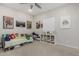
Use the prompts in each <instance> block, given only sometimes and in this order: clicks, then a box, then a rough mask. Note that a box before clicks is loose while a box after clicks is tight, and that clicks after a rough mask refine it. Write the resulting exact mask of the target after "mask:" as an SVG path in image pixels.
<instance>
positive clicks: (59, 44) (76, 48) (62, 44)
mask: <svg viewBox="0 0 79 59" xmlns="http://www.w3.org/2000/svg"><path fill="white" fill-rule="evenodd" d="M55 44H56V45H62V46H66V47H69V48H75V49H79V47H75V46H70V45H66V44H63V43H55Z"/></svg>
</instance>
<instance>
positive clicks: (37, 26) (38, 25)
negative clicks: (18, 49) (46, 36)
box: [36, 21, 41, 29]
mask: <svg viewBox="0 0 79 59" xmlns="http://www.w3.org/2000/svg"><path fill="white" fill-rule="evenodd" d="M40 27H41V25H40V21H39V22H36V29H39V28H40Z"/></svg>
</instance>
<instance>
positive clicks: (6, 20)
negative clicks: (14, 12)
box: [3, 16, 14, 29]
mask: <svg viewBox="0 0 79 59" xmlns="http://www.w3.org/2000/svg"><path fill="white" fill-rule="evenodd" d="M13 28H14V18H13V17H9V16H3V29H13Z"/></svg>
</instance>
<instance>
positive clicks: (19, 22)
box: [16, 21, 25, 27]
mask: <svg viewBox="0 0 79 59" xmlns="http://www.w3.org/2000/svg"><path fill="white" fill-rule="evenodd" d="M16 27H25V22H23V21H16Z"/></svg>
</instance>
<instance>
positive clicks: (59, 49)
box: [0, 41, 79, 56]
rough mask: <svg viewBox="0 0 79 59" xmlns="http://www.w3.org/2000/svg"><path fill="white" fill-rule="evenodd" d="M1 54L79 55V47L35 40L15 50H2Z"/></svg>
mask: <svg viewBox="0 0 79 59" xmlns="http://www.w3.org/2000/svg"><path fill="white" fill-rule="evenodd" d="M0 56H79V49H73V48H69V47H65V46H61V45H53V44H50V43H47V42H40V41H34V42H33V43H29V44H26V45H24V46H22V47H18V48H15V49H14V50H10V51H6V52H4V51H2V50H0Z"/></svg>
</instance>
